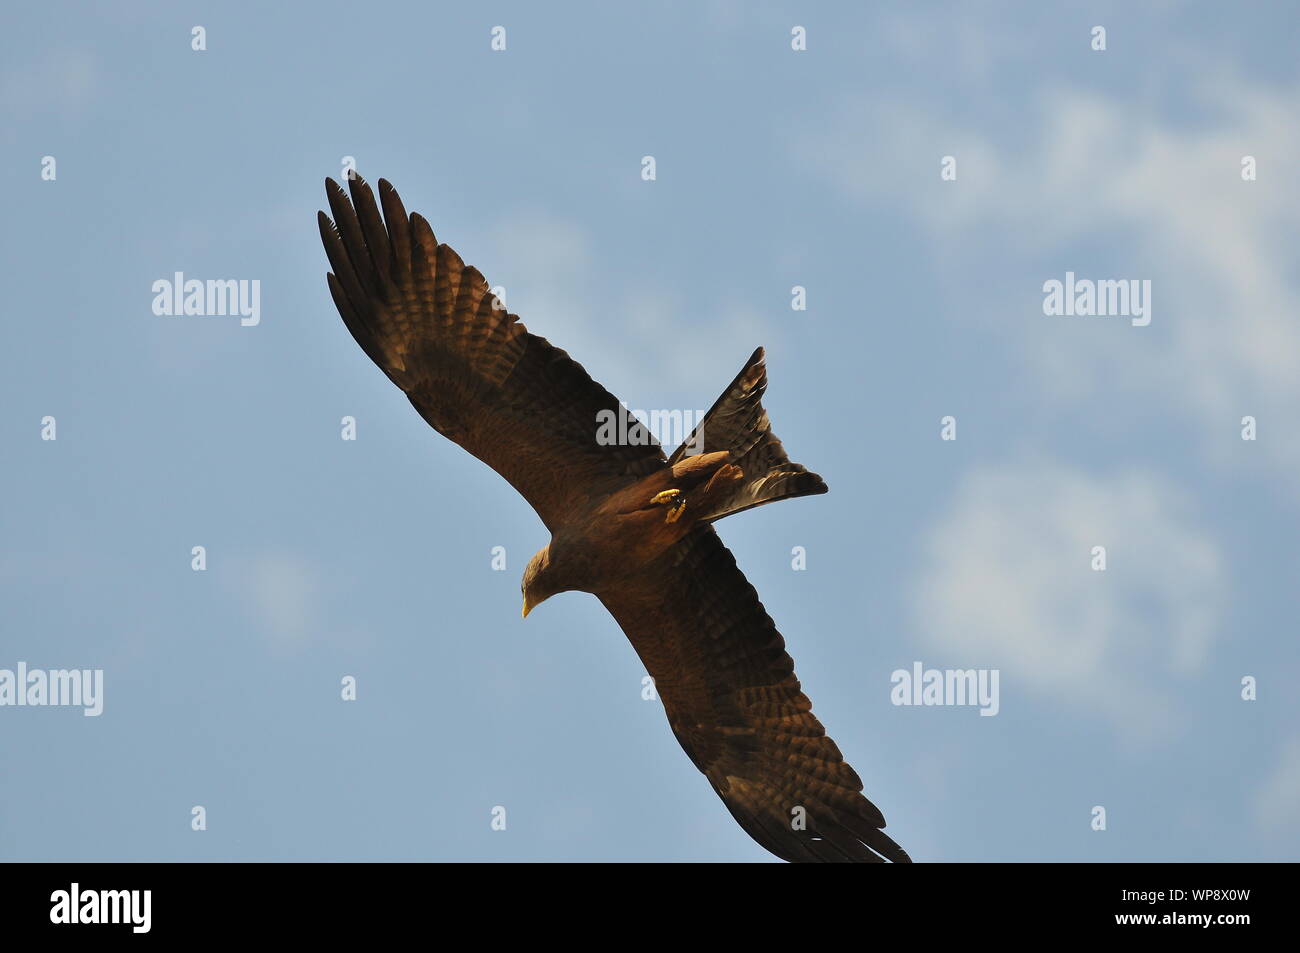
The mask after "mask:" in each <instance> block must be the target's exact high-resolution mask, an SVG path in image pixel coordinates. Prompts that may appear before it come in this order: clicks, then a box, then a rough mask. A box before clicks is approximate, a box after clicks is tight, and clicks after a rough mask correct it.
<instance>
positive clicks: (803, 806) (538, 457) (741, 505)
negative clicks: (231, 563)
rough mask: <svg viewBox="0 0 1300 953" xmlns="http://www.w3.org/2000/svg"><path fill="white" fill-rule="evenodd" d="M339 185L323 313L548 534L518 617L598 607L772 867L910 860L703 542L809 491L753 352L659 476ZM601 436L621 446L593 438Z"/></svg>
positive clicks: (652, 457) (614, 407)
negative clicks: (556, 600) (554, 600)
mask: <svg viewBox="0 0 1300 953" xmlns="http://www.w3.org/2000/svg"><path fill="white" fill-rule="evenodd" d="M348 185H349V189H350V191H351V194H352V201H351V202H349V201H348V197H347V196H346V195H345V194H344V193H343V190H342V189H341V188H339V186H338V185H337V184H336V183H335V182H333V181H332V180H326V192H327V194H328V197H329V205H330V209H331V210H332V212H333V214H334V221H331V220H330V218H329V217H328V216H327V215H326V214H325V213H324V212H321V213H320V216H319V223H320V233H321V239H322V241H323V242H324V244H325V251H326V254H327V255H328V256H329V261H330V265H331V267H332V268H333V269H334V270H333V272H332V273H331V274H329V275H328V276H327V277H328V282H329V289H330V293H331V295H333V298H334V303H335V304H336V305H337V306H338V309H339V313H340V315H342V317H343V320H344V322H345V323H346V324H347V327H348V330H349V331H351V332H352V336H353V337H354V338H356V340H357V343H358V344H360V345H361V347H362V349H363V350H364V351H365V352H366V354H368V355H369V356H370V358H371V360H373V361H374V362H375V363H376V364H377V365H379V367H380V369H382V370H383V372H384V373H385V374H387V375H388V377H389V379H390V380H392V381H393V383H394V384H396V385H397V386H398V387H400V388H401V389H402V390H403V391H404V392H405V393H406V395H407V397H408V398H409V399H410V401H411V403H412V404H413V405H414V406H415V409H416V410H417V411H419V413H420V415H421V416H422V417H424V419H425V420H426V421H428V422H429V424H430V425H432V426H433V428H434V429H435V430H437V431H438V432H439V433H441V434H443V435H444V436H446V437H448V438H450V439H451V440H454V441H455V442H456V443H458V444H460V445H461V446H462V447H464V448H465V449H466V450H468V451H469V452H470V453H472V454H473V455H474V456H476V457H478V458H479V459H480V460H482V461H483V462H484V463H486V464H488V465H489V466H490V467H492V469H494V470H496V471H497V472H498V473H500V474H501V475H502V476H503V477H505V478H506V480H508V481H509V482H510V484H511V485H512V486H513V487H514V488H515V489H516V490H518V491H519V492H520V493H521V494H522V495H523V496H524V498H525V499H526V500H527V501H528V502H529V504H531V505H532V507H533V509H535V510H536V511H537V514H538V515H539V516H540V517H541V519H542V522H544V523H545V524H546V527H547V529H549V530H550V532H551V542H550V544H549V545H548V546H546V547H545V548H543V549H542V550H541V551H540V552H539V553H538V554H537V555H536V556H534V557H533V559H532V561H531V562H530V563H529V564H528V568H527V569H526V571H525V573H524V581H523V587H522V588H523V596H524V615H525V616H526V615H527V614H528V613H529V611H531V610H532V608H533V607H535V606H536V605H537V604H539V603H540V602H542V601H544V600H545V599H547V598H549V597H550V596H552V595H555V594H556V593H559V592H566V591H571V590H581V591H584V592H590V593H593V594H594V595H595V596H596V597H597V598H598V599H600V601H601V602H602V603H603V604H604V605H605V607H606V608H607V609H608V610H609V611H610V614H611V615H613V616H614V618H615V620H617V622H618V624H619V625H620V626H621V627H622V629H623V631H624V632H625V633H626V634H627V637H628V639H629V640H631V642H632V645H633V647H634V648H635V649H636V652H637V654H638V655H639V656H640V657H641V660H642V661H643V662H644V663H645V666H646V669H647V670H648V671H649V673H650V675H651V676H652V677H653V678H654V680H655V688H656V690H657V692H658V694H659V697H660V698H661V699H662V701H663V704H664V709H665V711H666V713H667V715H668V723H669V724H670V725H671V727H672V729H673V733H674V734H675V735H676V736H677V740H678V741H679V742H681V745H682V748H684V749H685V751H686V753H687V754H688V755H689V756H690V758H691V760H692V761H693V762H694V763H695V766H696V767H697V768H699V769H700V771H702V772H703V773H704V776H705V777H706V778H708V780H709V783H710V784H711V785H712V786H713V789H714V790H715V791H717V793H718V796H719V797H721V798H722V801H723V803H724V804H726V806H727V809H728V810H730V811H731V813H732V816H734V817H735V819H736V820H737V821H738V822H739V823H740V826H741V827H743V828H744V829H745V831H746V832H747V833H748V834H749V835H750V836H751V837H752V838H754V840H756V841H757V842H758V843H759V844H761V845H762V846H763V847H765V848H767V849H768V850H769V851H771V852H772V853H774V854H776V855H777V856H778V857H782V858H784V859H786V860H791V861H879V860H882V859H888V860H893V861H907V860H908V859H909V858H908V856H907V854H906V853H905V852H904V851H903V849H902V848H900V847H899V846H898V845H897V844H895V843H894V842H893V840H891V839H890V838H889V837H888V836H887V835H886V834H885V833H884V832H883V831H882V830H881V828H883V827H884V826H885V820H884V818H883V817H882V816H881V814H880V811H879V810H877V809H876V807H875V805H873V804H872V803H871V802H870V801H868V800H867V799H866V798H865V797H864V796H863V795H862V782H861V781H860V780H859V779H858V776H857V774H856V773H855V772H854V771H853V769H852V768H851V767H849V766H848V764H846V763H845V761H844V758H843V756H842V755H841V754H840V751H839V748H837V747H836V746H835V742H833V741H831V739H830V738H829V737H827V735H826V732H825V729H823V728H822V725H821V722H819V721H818V720H817V718H816V717H815V716H814V715H813V713H812V704H811V703H810V702H809V701H808V698H807V696H806V695H804V694H803V692H802V691H800V688H799V681H798V679H797V678H795V675H794V663H793V661H792V660H791V658H790V656H789V655H788V654H787V653H786V651H785V641H784V640H783V639H782V638H781V634H780V633H779V632H777V630H776V626H775V624H774V623H773V622H772V619H771V618H770V617H769V616H768V614H767V613H766V612H765V611H764V609H763V606H762V604H761V603H760V602H759V601H758V594H757V593H756V592H755V591H754V587H753V586H751V585H750V584H749V582H748V581H746V579H745V577H744V575H743V574H742V573H741V572H740V570H739V569H738V568H737V567H736V561H735V559H734V558H733V557H732V555H731V553H730V552H729V551H728V550H727V548H726V547H725V546H723V545H722V541H721V540H720V539H719V538H718V535H717V533H716V532H714V530H713V527H712V525H711V524H712V523H713V522H714V521H716V520H718V519H721V518H722V517H724V516H728V515H730V514H733V513H739V512H741V511H742V510H746V509H749V508H751V507H754V506H759V505H761V504H763V503H770V502H773V501H774V500H779V499H784V498H786V497H796V496H809V495H813V494H817V493H825V492H826V484H825V483H823V482H822V480H821V477H819V476H817V474H815V473H810V472H808V471H807V470H805V469H804V468H803V467H801V466H799V465H798V464H796V463H791V462H790V460H789V459H788V458H787V457H786V454H785V451H784V449H783V448H782V446H781V442H780V441H779V440H777V439H776V436H775V435H774V434H773V433H772V432H771V428H770V425H769V423H768V419H767V413H766V411H765V410H764V409H763V406H762V397H763V392H764V390H765V389H766V387H767V374H766V368H765V366H764V363H763V350H762V348H759V349H758V350H757V351H755V352H754V354H753V355H752V356H751V357H750V359H749V361H748V362H746V364H745V366H744V367H743V368H742V369H741V371H740V373H739V374H738V375H737V376H736V379H735V380H734V381H732V383H731V385H730V386H729V387H728V388H727V390H726V391H725V392H724V393H723V394H722V396H721V397H719V398H718V401H717V403H715V404H714V405H713V408H712V409H711V410H710V411H709V413H708V414H707V415H706V416H705V418H704V420H703V421H702V422H701V424H700V425H699V427H698V428H697V430H696V432H695V433H694V434H692V436H691V438H690V439H688V440H687V441H686V443H685V444H683V446H682V447H680V448H678V450H677V451H676V452H674V453H673V455H672V456H671V457H668V458H665V456H664V454H663V451H662V450H661V449H660V447H659V445H658V444H657V443H656V442H655V441H654V440H653V438H652V437H651V436H650V434H649V433H648V432H646V430H645V428H644V427H642V426H641V424H640V423H638V422H637V421H636V420H635V419H634V418H632V417H631V415H630V414H629V413H628V411H627V410H626V409H625V408H624V407H623V406H622V405H621V404H620V403H619V402H618V400H616V399H615V398H614V397H613V395H611V394H610V393H609V392H608V391H606V390H605V389H604V388H603V387H601V386H600V385H599V384H597V383H596V382H595V381H593V380H592V379H591V378H590V377H588V376H587V373H586V372H585V371H584V370H583V369H582V367H581V366H580V365H579V364H578V363H576V362H575V361H573V360H572V359H571V358H570V357H569V356H568V355H567V354H566V353H565V352H564V351H562V350H560V349H559V348H557V347H553V346H552V345H551V344H550V343H548V342H547V341H546V339H545V338H541V337H538V336H537V335H535V334H530V333H529V332H528V331H527V330H526V329H525V328H524V326H523V324H521V323H520V322H519V319H518V318H517V317H516V316H515V315H513V314H510V313H508V312H507V311H505V310H504V309H503V308H501V307H500V303H499V302H498V301H497V300H496V299H495V298H494V296H493V295H492V293H491V291H490V290H489V289H488V284H487V282H486V281H485V280H484V279H483V276H482V275H480V274H479V272H478V271H477V270H476V269H475V268H473V267H470V266H467V265H465V263H464V262H462V261H461V259H460V257H459V256H458V255H457V254H456V253H455V252H454V251H452V250H451V248H449V247H448V246H447V245H440V244H438V241H437V239H435V238H434V235H433V231H432V230H431V229H430V227H429V223H428V222H426V221H425V220H424V218H422V217H421V216H420V215H418V214H413V215H410V216H408V215H407V213H406V210H405V209H404V208H403V207H402V202H401V200H400V199H399V198H398V197H397V193H396V192H395V191H394V190H393V188H392V186H391V185H389V184H388V183H387V182H385V181H384V180H382V179H381V180H380V182H379V205H377V204H376V202H375V198H374V195H373V193H372V192H371V190H370V187H369V186H368V185H366V184H365V183H364V182H363V181H362V180H361V179H360V178H359V177H355V178H351V179H350V180H349V183H348ZM380 205H382V208H383V212H382V215H381V213H380ZM335 223H337V227H336V225H335ZM611 415H612V417H611ZM611 419H613V420H617V421H621V430H622V432H625V433H626V435H627V439H625V440H622V441H615V442H610V441H608V440H605V439H601V438H600V434H601V426H600V425H601V422H602V421H604V422H608V421H609V420H611ZM606 433H608V431H606Z"/></svg>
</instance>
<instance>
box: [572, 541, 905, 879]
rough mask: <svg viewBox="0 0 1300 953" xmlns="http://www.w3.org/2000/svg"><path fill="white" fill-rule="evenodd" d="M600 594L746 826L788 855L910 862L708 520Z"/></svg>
mask: <svg viewBox="0 0 1300 953" xmlns="http://www.w3.org/2000/svg"><path fill="white" fill-rule="evenodd" d="M597 595H598V596H599V597H600V600H601V602H603V603H604V604H605V606H606V608H608V609H609V611H610V613H611V614H612V615H613V616H614V618H615V619H616V620H618V624H619V625H620V626H622V628H623V631H624V632H625V633H627V636H628V638H629V639H630V640H631V642H632V645H633V647H634V648H635V649H636V651H637V654H638V655H640V657H641V660H642V661H643V662H644V663H645V666H646V669H647V670H648V671H649V673H650V675H651V676H653V677H654V680H655V690H656V691H657V693H658V695H659V697H660V698H661V699H662V700H663V704H664V709H665V711H666V712H667V715H668V723H669V724H670V725H671V726H672V729H673V733H674V734H676V735H677V740H678V741H679V742H681V745H682V747H683V748H684V749H685V750H686V753H687V754H688V755H689V756H690V758H691V760H692V761H694V762H695V766H696V767H698V768H699V769H700V770H701V771H703V772H704V776H705V777H707V778H708V779H709V783H710V784H711V785H713V789H714V790H715V791H717V792H718V796H719V797H721V798H722V801H723V803H724V804H726V805H727V809H728V810H729V811H731V813H732V816H734V817H735V818H736V820H737V821H739V822H740V826H741V827H743V828H744V829H745V831H746V832H747V833H748V834H749V836H750V837H752V838H754V840H756V841H758V843H759V844H761V845H762V846H763V847H765V848H767V849H768V850H770V851H771V852H772V853H774V854H776V855H777V856H778V857H781V858H783V859H785V860H789V861H881V860H892V861H895V862H907V861H910V859H911V858H909V857H908V856H907V853H906V852H905V851H904V850H903V849H902V848H901V847H899V846H898V845H897V844H895V843H894V841H893V840H892V839H891V838H890V837H889V836H888V835H887V834H885V833H884V831H882V830H881V828H883V827H884V826H885V819H884V817H883V816H882V815H881V813H880V811H879V810H878V809H877V808H876V806H875V805H874V804H872V803H871V802H870V801H868V800H867V799H866V798H865V797H864V796H863V794H862V781H861V780H860V779H859V778H858V775H857V773H856V772H855V771H854V770H853V769H852V768H851V767H849V766H848V765H847V764H846V763H845V761H844V757H843V755H841V754H840V749H839V748H837V747H836V746H835V742H834V741H832V740H831V739H830V738H828V737H827V736H826V730H825V729H824V728H823V727H822V724H821V722H819V721H818V720H817V718H816V717H815V716H814V715H813V713H812V703H811V702H810V701H809V700H808V696H806V695H804V694H803V692H802V691H800V688H799V680H798V679H797V678H795V675H794V662H793V660H792V659H791V658H790V656H789V655H788V654H787V653H786V651H785V640H784V639H782V638H781V633H779V632H777V630H776V625H775V624H774V623H773V622H772V619H771V617H770V616H768V614H767V612H766V611H764V609H763V606H762V603H760V602H759V601H758V593H757V592H755V591H754V587H753V586H751V585H750V584H749V581H748V580H746V579H745V577H744V575H743V574H742V573H741V571H740V570H739V569H738V568H737V567H736V560H735V558H734V557H733V556H732V555H731V553H730V551H729V550H728V549H727V548H726V547H725V546H724V545H723V544H722V541H721V540H720V539H719V538H718V535H717V533H715V532H714V531H713V529H712V528H711V527H707V526H706V527H700V528H697V529H695V530H693V531H692V532H691V534H690V535H689V536H687V537H686V538H685V539H683V540H682V541H681V542H680V543H679V544H678V545H677V546H676V547H674V548H673V549H672V550H670V551H669V552H668V554H667V555H666V556H665V557H664V558H663V560H662V561H661V563H659V565H658V566H657V567H656V568H655V569H652V570H650V571H647V572H644V573H639V574H638V575H637V576H636V578H635V579H633V580H630V581H629V583H628V584H627V585H626V586H622V587H620V588H619V589H618V590H617V591H610V592H600V593H597ZM800 808H802V811H800V810H799V809H800ZM801 818H802V819H803V825H802V827H803V829H800V823H799V820H800V819H801Z"/></svg>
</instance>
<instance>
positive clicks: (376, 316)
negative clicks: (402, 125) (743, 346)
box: [319, 176, 664, 531]
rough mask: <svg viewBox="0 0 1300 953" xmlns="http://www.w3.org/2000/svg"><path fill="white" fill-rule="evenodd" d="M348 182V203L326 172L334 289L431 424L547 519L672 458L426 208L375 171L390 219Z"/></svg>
mask: <svg viewBox="0 0 1300 953" xmlns="http://www.w3.org/2000/svg"><path fill="white" fill-rule="evenodd" d="M348 187H349V189H350V191H351V193H352V202H349V201H348V197H347V196H346V195H344V194H343V190H342V189H341V188H339V186H338V184H337V183H335V182H334V181H333V180H332V179H327V180H326V181H325V190H326V193H327V194H328V196H329V205H330V209H331V211H333V213H334V221H333V222H331V221H330V219H329V216H327V215H326V214H325V213H324V212H321V213H320V214H319V223H320V233H321V240H322V241H323V242H324V243H325V252H326V254H327V255H328V256H329V261H330V265H331V266H332V267H333V269H334V271H333V272H332V273H330V274H329V275H328V276H327V278H328V281H329V289H330V294H331V295H333V297H334V303H335V304H336V305H337V306H338V309H339V314H340V315H342V317H343V321H344V323H345V324H347V327H348V330H349V331H351V332H352V336H353V337H354V338H356V340H357V343H358V344H360V345H361V347H362V349H363V350H364V351H365V352H366V354H368V355H369V356H370V359H371V360H372V361H374V362H375V363H376V364H378V365H379V367H380V368H381V369H382V370H383V372H384V373H385V374H387V375H388V377H389V379H390V380H392V382H393V383H394V384H396V385H397V386H398V387H400V388H401V389H402V390H403V391H405V392H406V395H407V397H408V398H409V399H410V401H411V403H412V404H413V405H415V409H416V410H418V411H419V412H420V415H421V416H422V417H424V419H425V420H427V421H428V422H429V424H430V425H432V426H433V428H434V429H435V430H437V431H438V432H439V433H441V434H443V435H444V436H446V437H448V438H450V439H452V440H454V441H456V443H458V444H460V445H461V446H462V447H464V448H465V449H466V450H468V451H469V452H470V453H472V454H473V455H474V456H476V457H478V458H479V459H480V460H482V461H483V462H484V463H486V464H487V465H488V466H490V467H491V468H492V469H494V470H496V471H497V472H498V473H500V474H501V475H502V476H503V477H505V478H506V479H507V480H508V481H509V482H510V484H511V485H512V486H513V487H514V488H515V489H516V490H518V491H519V492H520V493H521V494H522V495H523V496H524V498H525V499H526V500H528V502H529V503H530V504H531V505H532V507H533V509H535V510H536V511H537V514H538V515H539V516H540V517H541V518H542V521H543V522H544V523H546V525H547V527H548V528H549V529H551V530H552V531H554V530H555V529H556V527H557V526H559V525H560V524H562V523H563V522H565V520H566V519H568V518H570V517H571V516H572V514H573V513H574V512H576V511H578V510H580V509H582V508H584V507H585V506H586V505H587V504H588V503H590V502H591V501H592V500H595V499H598V498H600V497H603V496H606V495H607V494H608V493H609V492H611V491H612V490H613V489H615V488H617V487H620V486H623V485H625V484H626V483H628V482H630V481H631V480H635V479H637V478H639V477H642V476H644V475H645V474H647V473H650V472H652V471H653V470H655V469H657V468H658V467H661V466H663V465H664V454H663V451H662V450H661V449H660V448H659V445H658V444H657V443H656V442H655V441H654V439H653V438H652V437H651V436H650V434H649V432H648V431H646V429H645V428H644V427H642V426H641V424H639V423H638V422H637V421H636V419H635V418H633V417H632V416H631V415H630V414H629V413H628V411H627V409H626V408H625V407H623V406H622V405H621V404H620V403H619V402H618V400H617V399H615V397H614V396H613V395H612V394H610V393H609V391H607V390H605V388H603V387H601V386H600V385H599V384H597V383H596V382H595V381H593V380H592V379H591V378H590V377H588V376H587V372H586V371H584V370H583V369H582V365H580V364H578V362H576V361H574V360H573V359H572V358H570V357H569V355H568V354H566V353H565V352H564V351H562V350H560V349H559V348H557V347H552V346H551V344H550V343H549V342H548V341H547V340H546V339H545V338H541V337H538V336H537V335H535V334H530V333H529V332H528V330H527V329H526V328H525V327H524V326H523V324H522V323H521V322H520V321H519V319H518V318H517V317H516V316H515V315H513V314H510V313H508V312H507V311H506V310H505V309H504V308H502V307H500V303H499V301H498V300H497V298H496V296H495V295H493V294H492V292H491V290H490V289H489V288H488V284H487V282H486V281H485V280H484V279H483V276H482V275H481V274H479V272H478V269H476V268H474V267H472V266H468V265H466V264H465V263H464V262H463V261H461V259H460V256H459V255H457V254H456V253H455V252H454V251H452V250H451V248H449V247H448V246H447V245H440V244H438V240H437V239H436V238H434V235H433V230H432V229H431V228H430V227H429V223H428V222H427V221H425V220H424V218H423V217H422V216H420V215H419V214H414V215H411V216H409V217H408V216H407V214H406V209H405V208H403V207H402V201H401V199H400V198H398V196H397V192H396V191H394V190H393V187H392V186H391V185H389V184H388V182H386V181H384V180H383V179H380V180H379V198H380V202H381V203H382V204H383V216H382V217H381V216H380V212H379V208H378V206H377V205H376V204H375V198H374V194H373V193H372V192H371V190H370V186H368V185H366V183H365V182H363V181H362V180H361V178H360V177H359V176H356V177H353V178H351V179H350V180H349V182H348ZM354 203H355V208H354ZM335 222H337V223H338V224H337V227H336V226H335ZM602 414H613V415H614V416H613V417H612V418H605V419H609V420H613V421H615V422H616V424H617V422H619V421H621V426H620V427H619V429H617V430H615V431H614V432H616V433H619V434H626V439H625V440H622V441H619V442H605V443H602V442H599V441H598V440H597V434H598V432H599V431H600V429H601V423H602V419H603V418H602V417H601V415H602ZM605 432H607V433H608V432H609V427H608V426H607V427H606V428H605Z"/></svg>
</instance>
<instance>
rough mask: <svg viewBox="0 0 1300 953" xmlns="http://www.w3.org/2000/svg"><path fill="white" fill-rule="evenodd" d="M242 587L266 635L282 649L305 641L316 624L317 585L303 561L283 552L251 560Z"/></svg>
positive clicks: (313, 575)
mask: <svg viewBox="0 0 1300 953" xmlns="http://www.w3.org/2000/svg"><path fill="white" fill-rule="evenodd" d="M243 586H244V591H245V592H246V593H247V597H248V601H249V604H250V607H251V608H252V610H253V612H254V614H255V615H256V617H257V619H258V621H259V622H260V623H261V625H262V628H263V630H264V631H265V632H266V634H267V635H269V636H271V637H272V638H274V639H275V640H276V641H277V642H278V643H279V644H280V645H281V646H282V647H295V646H298V645H300V644H302V643H303V642H304V641H306V640H307V638H308V637H309V635H310V634H311V633H312V631H313V629H314V628H315V626H316V622H317V605H318V597H319V594H320V585H319V583H318V581H317V578H316V574H315V572H314V571H313V570H312V568H311V567H310V566H309V565H308V564H307V563H306V562H305V561H303V560H302V559H300V558H298V557H296V556H291V555H287V554H284V553H263V554H261V555H259V556H257V557H256V558H255V559H254V560H253V561H252V563H251V565H250V566H249V568H248V572H247V575H246V576H245V578H244V579H243Z"/></svg>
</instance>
